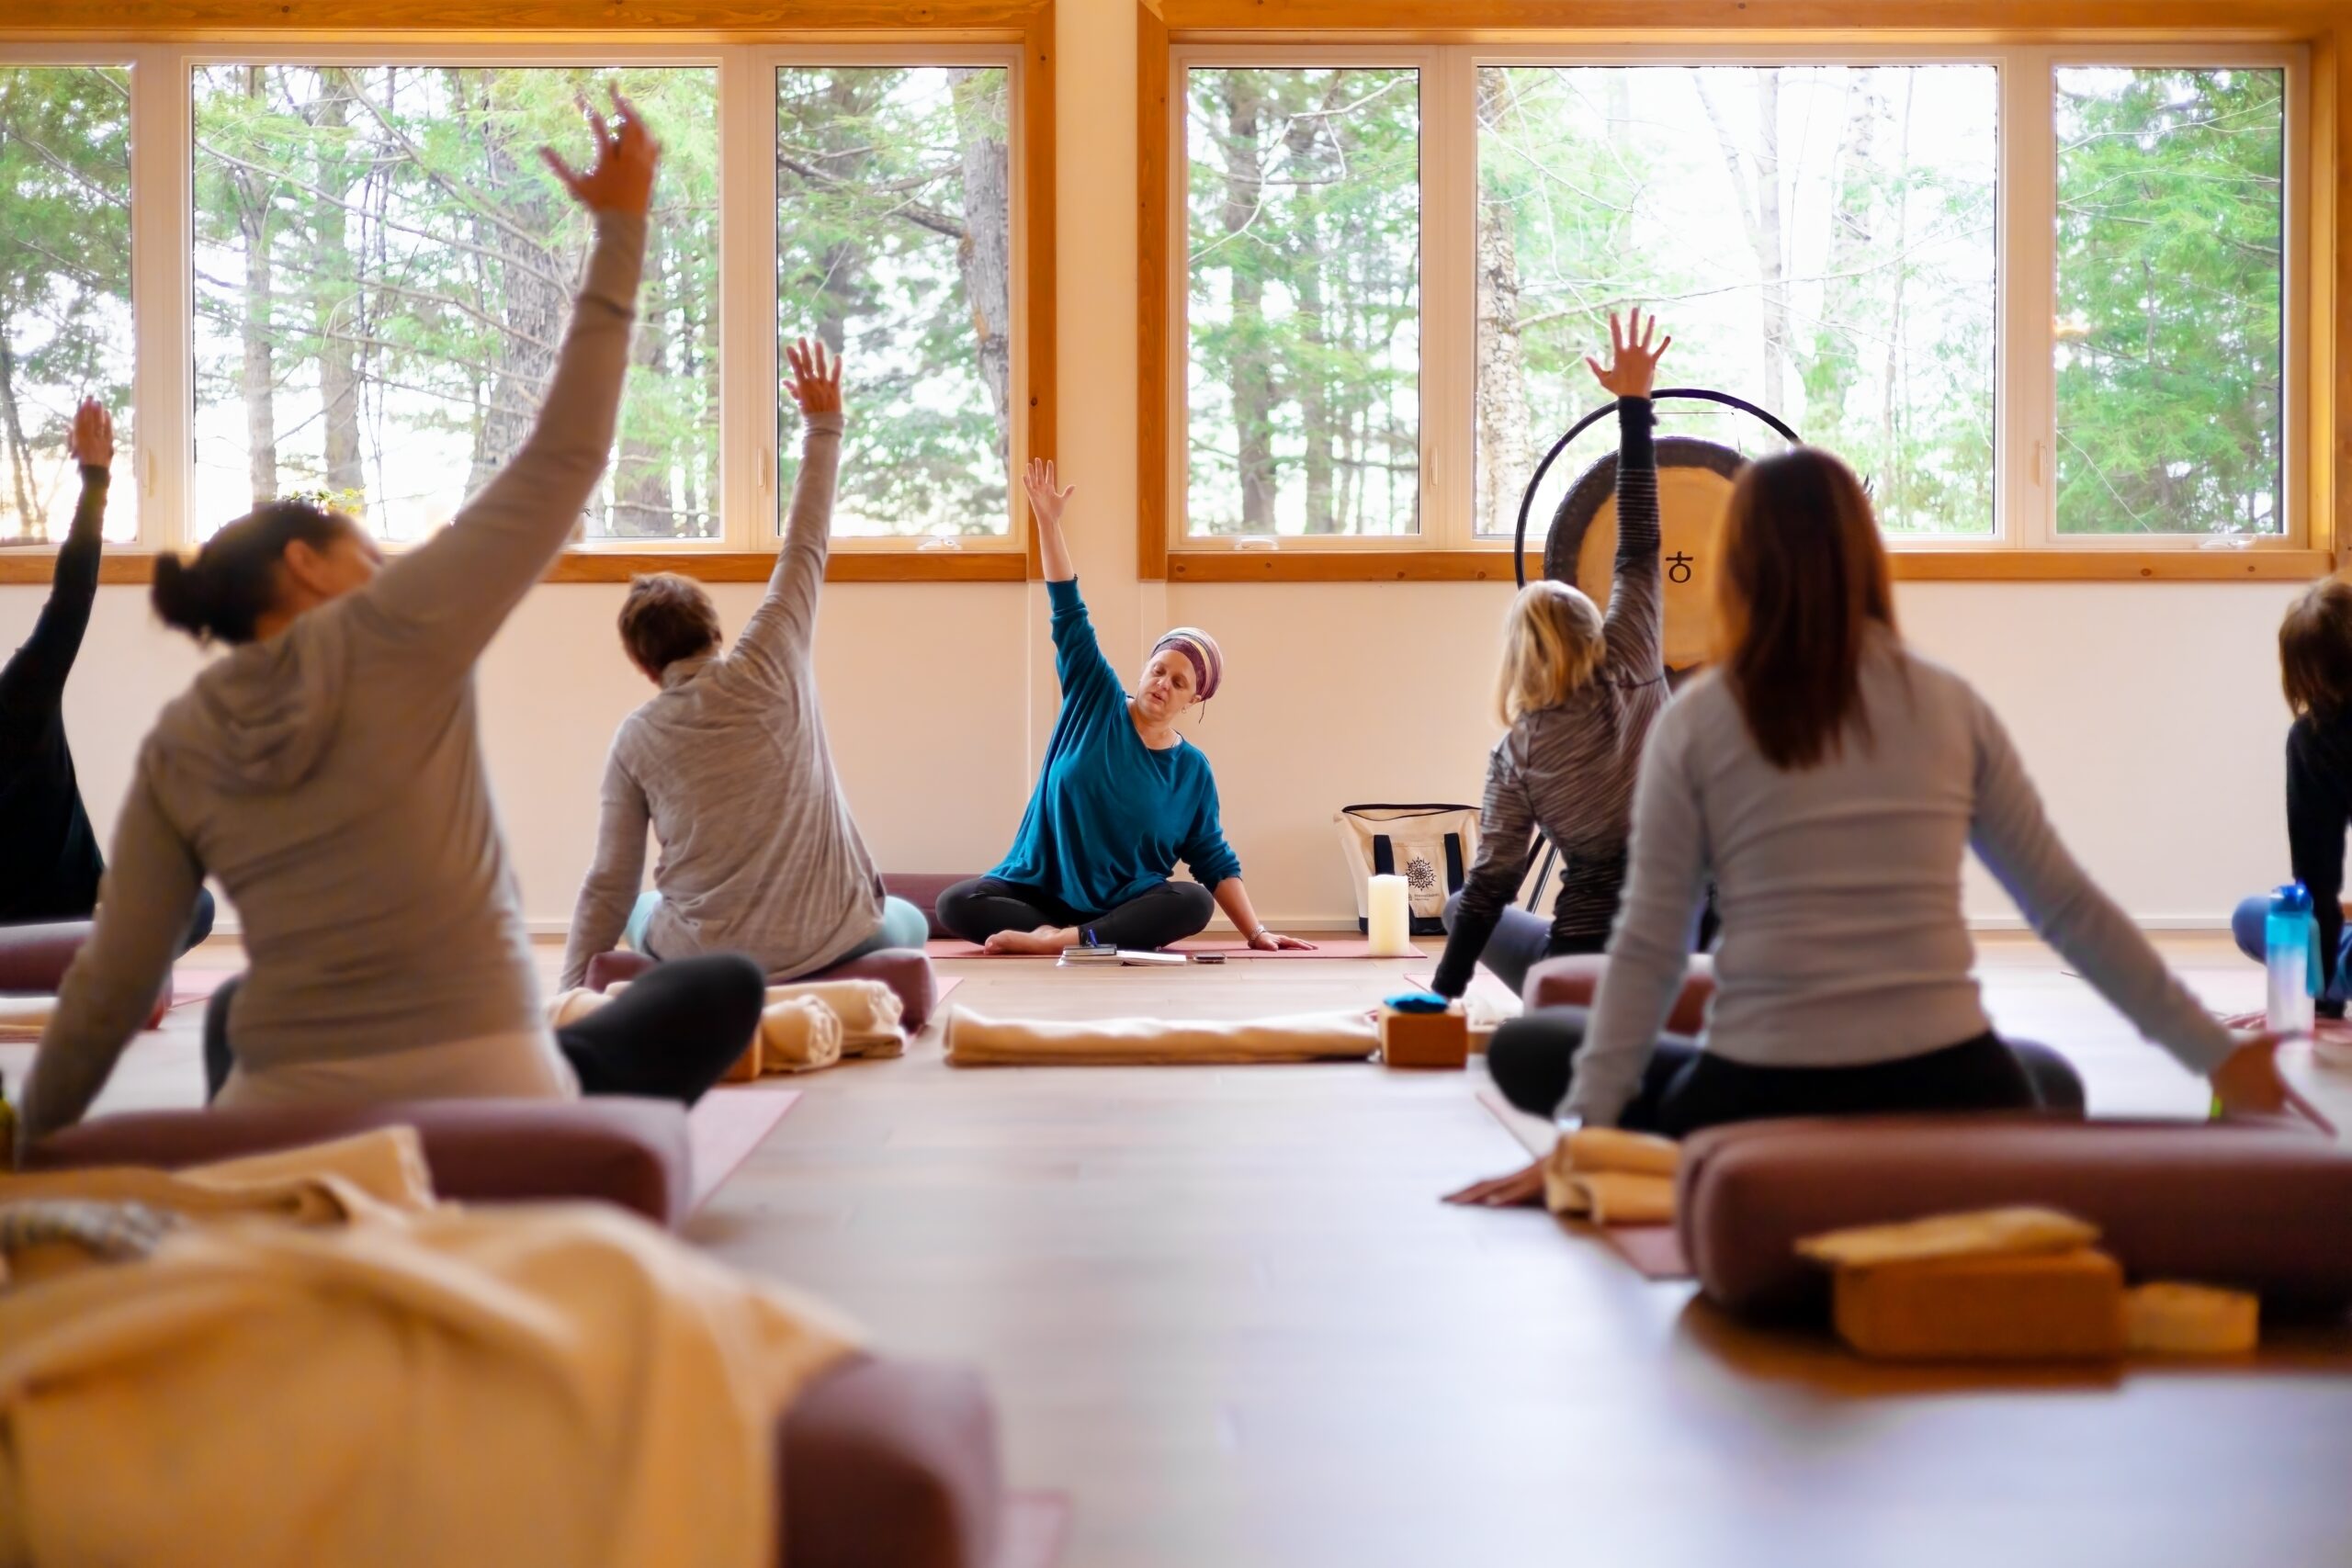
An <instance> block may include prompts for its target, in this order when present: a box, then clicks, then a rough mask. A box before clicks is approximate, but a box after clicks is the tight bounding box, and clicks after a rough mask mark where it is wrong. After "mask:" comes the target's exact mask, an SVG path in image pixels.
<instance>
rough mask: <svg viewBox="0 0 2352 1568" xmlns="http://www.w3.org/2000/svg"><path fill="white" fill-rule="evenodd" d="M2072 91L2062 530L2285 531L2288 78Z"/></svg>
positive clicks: (2058, 351) (2091, 75)
mask: <svg viewBox="0 0 2352 1568" xmlns="http://www.w3.org/2000/svg"><path fill="white" fill-rule="evenodd" d="M2055 82H2056V90H2057V142H2058V159H2057V166H2058V222H2057V245H2058V267H2057V272H2058V318H2057V326H2056V332H2055V339H2056V341H2055V342H2054V344H2052V364H2053V366H2054V368H2055V372H2056V376H2057V416H2058V417H2057V433H2058V445H2057V477H2058V498H2057V508H2058V513H2057V515H2058V531H2059V532H2060V533H2061V534H2222V535H2230V534H2237V535H2253V536H2260V535H2271V536H2276V535H2278V534H2280V533H2282V532H2283V531H2284V530H2285V528H2286V526H2287V505H2286V495H2285V485H2286V477H2287V465H2286V454H2285V450H2284V447H2285V435H2286V392H2287V380H2286V370H2287V367H2286V361H2285V355H2284V336H2283V333H2284V326H2285V312H2286V284H2287V267H2286V151H2287V147H2286V143H2287V78H2286V73H2284V72H2283V71H2258V70H2199V69H2193V68H2185V67H2152V68H2143V69H2128V68H2121V67H2109V66H2067V67H2062V68H2061V69H2060V70H2059V71H2058V72H2057V73H2056V76H2055Z"/></svg>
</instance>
